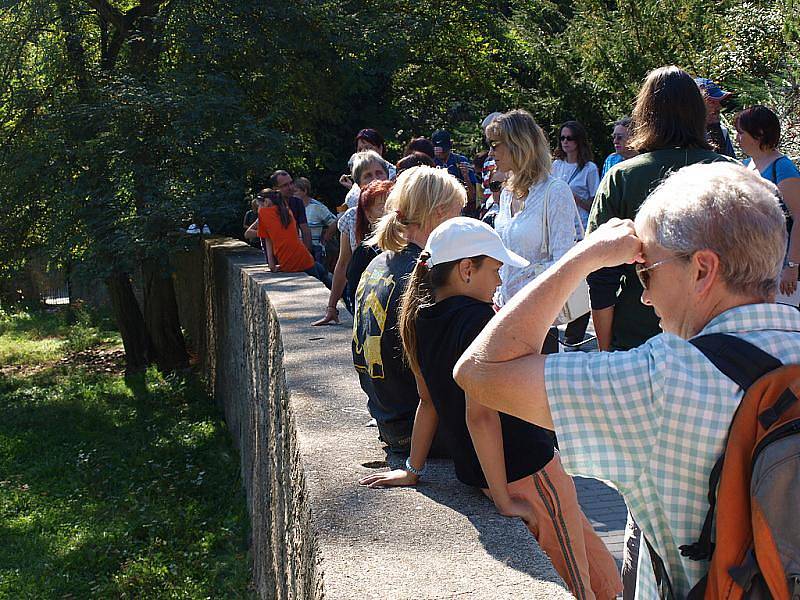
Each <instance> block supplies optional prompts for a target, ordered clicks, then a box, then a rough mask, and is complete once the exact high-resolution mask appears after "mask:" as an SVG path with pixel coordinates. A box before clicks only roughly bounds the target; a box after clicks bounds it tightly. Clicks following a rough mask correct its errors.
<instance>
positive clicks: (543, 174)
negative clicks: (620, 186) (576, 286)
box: [486, 110, 577, 353]
mask: <svg viewBox="0 0 800 600" xmlns="http://www.w3.org/2000/svg"><path fill="white" fill-rule="evenodd" d="M486 137H487V139H488V140H489V146H490V150H489V152H490V155H491V156H493V157H494V160H495V163H496V165H497V168H498V169H499V170H500V171H505V172H506V173H508V174H509V176H508V179H507V180H506V184H505V189H504V190H503V192H502V194H501V195H500V211H499V212H498V214H497V217H496V218H495V222H494V226H495V229H496V230H497V232H498V233H499V234H500V238H501V239H502V240H503V243H504V244H505V245H506V246H507V247H508V248H509V249H510V250H512V251H513V252H516V253H517V254H519V255H520V256H522V257H524V258H525V259H526V260H528V261H529V263H530V264H529V265H528V266H527V267H522V268H520V267H512V266H510V265H505V266H503V269H502V271H501V272H500V277H501V278H502V280H503V283H502V285H501V286H500V288H499V291H498V293H497V294H496V295H495V304H497V306H503V305H504V304H506V303H507V302H508V301H509V300H510V299H511V297H512V296H513V295H514V294H516V293H517V292H518V291H519V290H521V289H522V288H523V287H524V286H525V284H527V283H528V282H529V281H532V280H533V279H534V277H535V276H536V274H537V273H540V272H542V271H543V270H544V269H545V268H547V267H548V266H549V265H550V264H552V263H553V262H555V261H556V260H558V259H559V258H561V256H562V255H563V254H564V253H565V252H566V251H567V250H569V249H570V248H571V247H572V246H573V245H574V244H575V234H576V230H575V220H576V215H577V209H576V208H575V201H574V200H573V198H572V191H571V190H570V188H569V185H568V184H567V183H566V182H565V181H562V180H561V179H559V178H557V177H554V176H553V175H552V174H551V168H552V163H551V160H550V147H549V145H548V143H547V137H546V136H545V135H544V132H543V131H542V129H541V127H539V125H537V124H536V121H535V120H534V119H533V116H531V114H530V113H529V112H527V111H525V110H512V111H511V112H507V113H505V114H503V115H500V116H499V117H497V118H496V119H494V120H493V121H492V122H491V123H490V124H489V126H488V127H487V128H486ZM545 209H546V210H545ZM551 333H552V332H551ZM545 348H546V349H547V353H550V352H556V351H558V340H557V337H556V338H553V337H552V335H551V336H548V339H547V341H546V342H545Z"/></svg>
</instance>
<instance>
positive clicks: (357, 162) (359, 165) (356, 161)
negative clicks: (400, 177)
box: [348, 150, 389, 184]
mask: <svg viewBox="0 0 800 600" xmlns="http://www.w3.org/2000/svg"><path fill="white" fill-rule="evenodd" d="M373 162H375V163H378V164H379V165H380V166H381V168H382V169H383V170H384V172H385V173H386V177H387V178H388V177H389V165H388V163H387V162H386V161H385V160H383V158H382V157H381V155H380V154H378V153H377V152H375V150H363V151H361V152H356V153H355V154H353V156H351V157H350V160H349V161H348V163H349V164H350V173H351V174H352V176H353V181H355V182H356V184H358V182H359V181H361V175H362V174H363V173H364V171H365V170H366V169H367V168H368V167H369V165H370V164H371V163H373Z"/></svg>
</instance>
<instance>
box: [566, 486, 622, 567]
mask: <svg viewBox="0 0 800 600" xmlns="http://www.w3.org/2000/svg"><path fill="white" fill-rule="evenodd" d="M574 480H575V487H576V488H577V490H578V501H579V502H580V503H581V507H582V508H583V512H584V513H585V514H586V517H587V518H588V519H589V522H591V524H592V525H593V526H594V530H595V531H596V532H597V533H598V535H599V536H600V537H601V538H602V540H603V541H604V542H605V543H606V546H607V547H608V549H609V550H610V551H611V554H612V556H613V557H614V559H615V560H616V561H617V563H618V564H619V565H620V566H621V565H622V538H623V535H624V534H625V515H626V514H627V509H626V508H625V501H624V500H623V499H622V496H620V495H619V493H618V492H617V490H615V489H614V488H612V487H609V486H607V485H606V484H605V483H603V482H602V481H599V480H597V479H590V478H587V477H575V478H574Z"/></svg>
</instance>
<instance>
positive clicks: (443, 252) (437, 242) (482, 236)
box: [425, 217, 529, 268]
mask: <svg viewBox="0 0 800 600" xmlns="http://www.w3.org/2000/svg"><path fill="white" fill-rule="evenodd" d="M425 250H426V251H427V252H428V253H429V254H430V255H431V257H430V258H429V259H428V261H427V262H428V267H429V268H430V267H434V266H436V265H440V264H442V263H446V262H450V261H453V260H461V259H462V258H472V257H473V256H490V257H492V258H494V259H496V260H499V261H500V262H502V263H503V264H506V265H510V266H512V267H527V266H528V264H529V263H528V261H527V260H525V259H524V258H522V257H521V256H520V255H519V254H516V253H514V252H511V250H509V249H508V248H506V247H505V246H504V245H503V241H502V240H501V239H500V236H499V235H497V232H496V231H495V230H494V229H492V228H491V227H490V226H489V225H488V224H486V223H484V222H483V221H479V220H478V219H473V218H471V217H455V218H453V219H448V220H447V221H445V222H444V223H442V224H441V225H439V226H438V227H437V228H436V229H434V230H433V231H432V232H431V234H430V235H429V236H428V243H427V244H425Z"/></svg>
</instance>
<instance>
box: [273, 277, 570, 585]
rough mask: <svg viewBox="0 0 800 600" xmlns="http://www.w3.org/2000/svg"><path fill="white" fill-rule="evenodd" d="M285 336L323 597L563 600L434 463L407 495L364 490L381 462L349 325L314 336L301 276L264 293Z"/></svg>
mask: <svg viewBox="0 0 800 600" xmlns="http://www.w3.org/2000/svg"><path fill="white" fill-rule="evenodd" d="M263 285H264V286H265V289H266V292H267V294H268V296H269V299H270V303H271V304H272V306H273V307H274V309H275V311H276V313H277V315H278V320H279V322H280V326H281V334H282V338H283V344H284V366H285V369H286V378H287V385H288V388H289V391H290V402H291V407H292V410H293V412H294V415H295V425H296V427H297V433H298V442H299V448H300V454H301V457H302V461H303V464H304V471H305V476H306V485H307V488H308V497H309V500H310V509H311V514H312V520H313V523H314V524H315V530H316V535H317V540H318V548H319V552H320V558H321V567H322V571H323V573H324V576H323V581H324V590H325V597H326V598H330V599H340V598H341V599H355V598H381V599H386V598H398V599H399V598H409V599H411V598H414V599H421V598H461V597H464V598H487V599H488V598H492V599H498V598H515V599H521V598H560V597H563V598H570V597H571V595H570V594H569V593H568V592H567V591H566V590H565V589H564V587H563V583H562V582H561V580H560V578H559V577H558V575H557V574H556V572H555V570H554V569H553V567H552V565H551V564H550V561H549V559H548V558H547V557H546V556H545V555H544V553H543V552H542V551H541V549H540V548H539V546H538V544H537V543H536V541H535V540H534V539H533V537H532V536H531V534H530V533H529V532H528V530H527V529H526V528H525V526H524V524H523V523H522V522H521V521H520V520H518V519H509V518H505V517H503V516H501V515H499V514H498V513H497V512H496V510H495V508H494V505H493V504H492V502H491V501H490V500H488V499H487V498H486V497H484V496H483V494H481V493H480V492H479V491H477V490H475V489H473V488H470V487H468V486H466V485H464V484H462V483H460V482H459V481H458V480H457V479H456V478H455V473H454V471H453V468H452V463H451V462H449V461H430V463H429V465H430V466H429V468H428V470H427V471H426V473H425V476H424V478H423V479H422V481H421V483H420V484H419V485H418V486H417V487H415V488H391V489H380V490H374V489H368V488H364V487H361V486H358V485H357V481H358V479H359V478H361V477H363V476H365V475H368V474H370V473H373V472H375V471H376V470H379V469H381V468H385V467H383V466H382V465H384V464H385V462H384V461H385V458H386V455H385V453H384V452H383V450H382V444H381V443H380V442H379V441H378V439H377V429H376V428H374V427H366V424H367V422H368V421H369V418H370V417H369V413H368V412H367V408H366V396H365V395H364V393H363V392H362V391H361V388H360V386H359V384H358V378H357V376H356V372H355V370H354V369H353V365H352V359H351V353H350V352H351V351H350V342H351V339H352V320H351V319H350V315H349V314H347V312H346V311H345V310H343V309H342V310H341V313H342V324H341V325H338V326H328V327H312V326H311V323H312V322H313V321H314V320H316V319H317V318H318V317H319V316H320V315H321V314H322V313H323V312H324V307H325V306H326V304H327V299H328V290H326V289H325V288H324V287H323V286H322V285H321V284H320V283H319V282H318V281H316V280H315V279H313V278H311V277H308V276H306V275H304V274H294V275H289V274H280V273H275V274H269V275H267V276H266V277H265V280H264V284H263Z"/></svg>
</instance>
